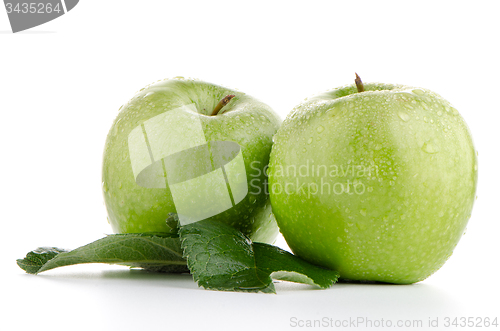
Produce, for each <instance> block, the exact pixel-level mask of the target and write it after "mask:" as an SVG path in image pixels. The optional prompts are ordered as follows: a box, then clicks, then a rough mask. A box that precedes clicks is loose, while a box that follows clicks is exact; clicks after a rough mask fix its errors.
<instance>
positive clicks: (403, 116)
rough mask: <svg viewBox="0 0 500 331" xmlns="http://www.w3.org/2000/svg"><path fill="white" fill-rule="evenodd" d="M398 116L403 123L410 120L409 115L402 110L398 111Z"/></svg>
mask: <svg viewBox="0 0 500 331" xmlns="http://www.w3.org/2000/svg"><path fill="white" fill-rule="evenodd" d="M398 116H399V118H400V119H402V120H403V121H405V122H408V120H409V119H410V115H408V113H406V112H404V111H402V110H400V111H398Z"/></svg>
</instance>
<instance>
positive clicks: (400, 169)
mask: <svg viewBox="0 0 500 331" xmlns="http://www.w3.org/2000/svg"><path fill="white" fill-rule="evenodd" d="M274 141H275V143H274V146H273V150H272V152H271V161H270V165H269V190H270V195H271V204H272V207H273V212H274V214H275V216H276V219H277V222H278V226H279V228H280V231H281V232H282V234H283V236H284V238H285V240H286V241H287V243H288V245H289V247H290V248H291V250H292V251H293V252H294V253H295V254H297V255H298V256H300V257H302V258H304V259H305V260H308V261H310V262H312V263H316V264H318V265H321V266H324V267H327V268H331V269H334V270H338V271H339V273H340V276H341V278H342V279H344V280H356V281H379V282H387V283H396V284H410V283H415V282H418V281H421V280H423V279H425V278H427V277H428V276H430V275H431V274H432V273H434V272H435V271H437V270H438V269H439V268H440V267H441V266H442V265H443V264H444V263H445V262H446V260H447V259H448V258H449V257H450V255H451V254H452V252H453V250H454V248H455V246H456V245H457V243H458V241H459V240H460V238H461V236H462V234H463V233H464V229H465V227H466V225H467V222H468V220H469V218H470V215H471V211H472V206H473V203H474V201H475V192H476V185H477V152H476V151H475V149H474V145H473V142H472V137H471V134H470V132H469V129H468V127H467V125H466V123H465V122H464V120H463V118H462V117H461V116H460V115H459V113H458V111H457V110H456V109H455V108H453V107H452V106H451V105H450V104H449V103H448V102H447V101H446V100H444V99H443V98H441V97H440V96H439V95H437V94H435V93H433V92H431V91H428V90H425V89H421V88H414V87H408V86H402V85H389V84H378V83H377V84H375V83H374V84H365V92H361V93H358V92H357V89H356V86H355V85H349V86H344V87H341V88H338V89H334V90H330V91H328V92H325V93H323V94H319V95H317V96H315V97H311V98H309V99H306V100H305V101H304V102H303V103H301V104H300V105H298V106H297V107H295V108H294V109H293V111H292V112H291V113H290V114H289V115H288V116H287V118H286V119H285V121H284V122H283V124H282V126H281V127H280V129H279V130H278V133H277V134H276V136H275V140H274ZM313 165H315V166H318V165H326V166H327V171H326V172H325V170H324V168H323V167H319V169H320V170H319V172H318V167H316V168H313V167H312V166H313ZM300 166H302V173H299V171H298V170H299V169H300ZM335 166H336V167H337V168H335ZM341 166H343V167H344V168H343V169H344V170H343V172H342V170H341ZM349 166H352V168H354V169H355V170H356V171H355V172H352V168H348V167H349ZM370 166H371V168H370ZM287 167H288V168H287ZM293 167H295V169H296V173H294V172H293ZM307 168H309V170H310V173H309V174H307V173H306V171H305V170H306V169H307ZM287 169H288V171H287ZM335 169H337V170H338V171H337V172H335ZM370 170H372V171H371V173H370ZM332 171H333V172H332ZM359 171H360V172H359ZM348 181H349V182H350V183H351V184H349V183H348ZM314 183H316V184H314ZM326 183H328V184H330V189H329V188H328V186H327V184H326ZM285 185H288V187H287V191H286V192H285V191H284V188H285ZM300 185H304V186H302V188H303V189H300V187H301V186H300ZM308 185H309V186H308ZM315 185H318V186H317V187H318V189H317V191H318V193H317V194H313V193H315V191H316V189H315V187H316V186H315ZM321 185H323V188H321ZM335 185H337V186H335ZM340 185H343V186H340ZM355 185H356V186H355ZM334 188H335V191H334ZM341 188H342V190H341ZM363 188H364V191H363V190H362V189H363ZM355 189H356V190H355ZM280 190H281V191H280ZM362 191H363V192H362ZM361 192H362V193H361ZM287 193H288V194H287Z"/></svg>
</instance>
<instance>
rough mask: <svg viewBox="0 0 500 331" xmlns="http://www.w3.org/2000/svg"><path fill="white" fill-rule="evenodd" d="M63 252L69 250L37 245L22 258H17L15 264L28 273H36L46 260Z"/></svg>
mask: <svg viewBox="0 0 500 331" xmlns="http://www.w3.org/2000/svg"><path fill="white" fill-rule="evenodd" d="M65 252H69V251H67V250H65V249H62V248H57V247H38V248H37V249H35V250H34V251H31V252H29V253H28V254H26V257H25V258H24V259H19V260H17V265H18V266H19V267H20V268H21V269H23V270H24V271H26V272H27V273H29V274H36V273H37V272H38V270H40V268H41V267H42V266H43V265H44V264H45V263H47V261H49V260H50V259H52V258H54V257H55V256H56V255H58V254H59V253H65Z"/></svg>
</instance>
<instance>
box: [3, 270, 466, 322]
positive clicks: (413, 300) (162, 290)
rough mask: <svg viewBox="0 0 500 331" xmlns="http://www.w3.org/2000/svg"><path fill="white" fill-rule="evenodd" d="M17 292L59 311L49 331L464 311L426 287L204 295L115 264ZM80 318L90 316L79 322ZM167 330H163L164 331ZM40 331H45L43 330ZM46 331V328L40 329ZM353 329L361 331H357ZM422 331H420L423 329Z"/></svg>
mask: <svg viewBox="0 0 500 331" xmlns="http://www.w3.org/2000/svg"><path fill="white" fill-rule="evenodd" d="M18 280H19V281H22V285H23V286H24V287H25V288H24V291H23V292H24V293H32V294H33V295H34V296H36V298H43V302H44V303H43V305H44V306H46V307H58V308H57V310H58V312H57V315H58V316H60V317H59V318H58V319H55V320H53V321H52V322H51V323H50V327H54V325H55V326H56V328H55V329H58V328H57V326H59V327H62V326H63V325H64V324H65V323H67V325H75V324H78V326H79V327H82V329H83V328H84V327H88V328H90V327H91V326H92V325H93V322H92V321H100V323H103V324H102V325H101V329H107V330H132V329H135V328H139V327H140V328H141V329H144V328H147V327H148V326H155V327H156V329H157V328H158V327H159V326H161V325H165V329H169V330H172V329H173V328H174V327H178V328H181V327H186V323H188V325H189V326H190V328H191V329H193V330H194V329H198V328H207V325H210V326H211V328H209V329H223V330H226V329H227V330H229V329H231V328H232V329H233V330H234V329H238V330H255V329H265V330H288V329H297V328H293V327H292V326H291V321H293V320H297V321H298V320H301V321H306V320H317V319H323V318H328V319H334V320H336V319H341V320H344V319H349V318H358V317H363V318H367V319H372V320H376V319H382V318H383V319H384V320H386V321H387V320H407V319H411V320H422V321H424V323H427V321H428V319H429V318H443V317H444V316H452V315H453V316H457V315H461V314H462V313H463V310H462V308H461V307H460V305H459V303H457V300H456V298H455V297H454V296H452V295H450V294H448V293H447V292H446V291H444V290H442V289H440V288H438V287H435V286H433V285H429V284H425V283H421V284H415V285H383V284H336V285H334V286H333V287H332V288H330V289H327V290H320V289H317V288H315V287H312V286H308V285H301V284H293V283H287V282H278V283H276V284H275V285H276V290H277V295H272V294H253V293H236V292H217V291H207V290H203V289H201V288H198V287H197V285H196V284H195V283H194V282H193V280H192V277H191V276H190V275H189V274H181V275H171V274H160V273H149V272H144V271H142V270H128V269H127V268H125V267H120V266H107V265H79V266H72V267H67V268H61V269H56V270H51V271H48V272H46V273H45V274H41V275H38V276H32V275H23V274H19V275H18ZM25 299H26V298H24V297H23V298H21V297H19V298H17V301H16V302H14V303H13V305H14V309H15V311H17V312H21V311H29V312H30V315H31V317H30V318H33V319H36V320H43V319H44V316H45V315H46V313H47V312H46V311H45V310H40V309H39V302H38V301H37V300H34V301H30V300H25ZM82 314H84V315H85V316H87V317H89V318H88V319H87V318H84V319H83V320H82ZM167 326H168V328H167ZM41 329H42V330H44V327H43V325H42V328H41ZM46 329H50V328H49V325H47V328H46ZM357 329H364V328H362V327H358V328H357ZM422 329H425V328H422Z"/></svg>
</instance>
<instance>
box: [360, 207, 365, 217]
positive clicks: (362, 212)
mask: <svg viewBox="0 0 500 331" xmlns="http://www.w3.org/2000/svg"><path fill="white" fill-rule="evenodd" d="M359 213H360V214H361V215H363V216H366V209H364V208H363V209H361V210H360V211H359Z"/></svg>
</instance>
